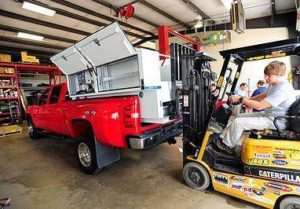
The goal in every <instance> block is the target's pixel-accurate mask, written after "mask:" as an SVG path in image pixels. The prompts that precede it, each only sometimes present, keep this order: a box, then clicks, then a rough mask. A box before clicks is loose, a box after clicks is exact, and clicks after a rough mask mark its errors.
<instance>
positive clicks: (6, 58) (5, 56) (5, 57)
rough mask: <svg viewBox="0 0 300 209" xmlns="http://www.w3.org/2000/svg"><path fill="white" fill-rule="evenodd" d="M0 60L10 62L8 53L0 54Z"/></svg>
mask: <svg viewBox="0 0 300 209" xmlns="http://www.w3.org/2000/svg"><path fill="white" fill-rule="evenodd" d="M0 62H11V56H10V55H9V54H0Z"/></svg>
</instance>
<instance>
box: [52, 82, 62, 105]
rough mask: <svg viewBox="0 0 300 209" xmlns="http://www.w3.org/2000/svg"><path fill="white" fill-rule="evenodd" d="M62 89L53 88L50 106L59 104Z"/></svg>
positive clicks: (59, 87) (58, 87)
mask: <svg viewBox="0 0 300 209" xmlns="http://www.w3.org/2000/svg"><path fill="white" fill-rule="evenodd" d="M60 89H61V86H55V87H53V89H52V92H51V95H50V104H55V103H57V102H58V99H59V94H60Z"/></svg>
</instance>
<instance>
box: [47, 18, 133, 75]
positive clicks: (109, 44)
mask: <svg viewBox="0 0 300 209" xmlns="http://www.w3.org/2000/svg"><path fill="white" fill-rule="evenodd" d="M135 54H136V51H135V49H134V47H133V46H132V45H131V43H130V41H129V40H128V39H127V37H126V35H125V34H124V32H123V31H122V29H121V28H120V26H119V24H118V23H117V22H115V23H113V24H110V25H108V26H106V27H104V28H102V29H100V30H98V31H97V32H95V33H94V34H92V35H90V36H88V37H86V38H84V39H82V40H81V41H79V42H78V43H76V44H75V45H74V46H71V47H69V48H67V49H65V50H64V51H62V52H60V53H58V54H57V55H55V56H53V57H51V61H52V62H53V63H55V64H56V65H57V66H58V67H59V68H60V70H61V71H62V72H63V73H64V74H66V75H70V74H74V73H77V72H80V71H84V70H87V69H91V68H92V69H93V67H97V66H99V65H103V64H106V63H109V62H112V61H115V60H120V59H123V58H126V57H129V56H132V55H135Z"/></svg>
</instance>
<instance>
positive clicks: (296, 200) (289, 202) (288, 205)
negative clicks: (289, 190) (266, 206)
mask: <svg viewBox="0 0 300 209" xmlns="http://www.w3.org/2000/svg"><path fill="white" fill-rule="evenodd" d="M296 208H300V197H295V196H293V197H286V198H284V199H283V200H282V201H281V202H280V204H279V209H296Z"/></svg>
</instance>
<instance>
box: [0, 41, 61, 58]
mask: <svg viewBox="0 0 300 209" xmlns="http://www.w3.org/2000/svg"><path fill="white" fill-rule="evenodd" d="M24 50H25V51H27V52H28V54H30V55H37V56H43V57H48V58H49V57H52V56H53V55H55V54H56V53H55V52H49V51H39V50H31V49H28V48H25V47H24V48H22V47H18V48H16V47H11V46H7V45H3V44H2V43H0V52H2V53H5V54H10V55H15V56H21V54H20V53H21V51H24Z"/></svg>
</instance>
